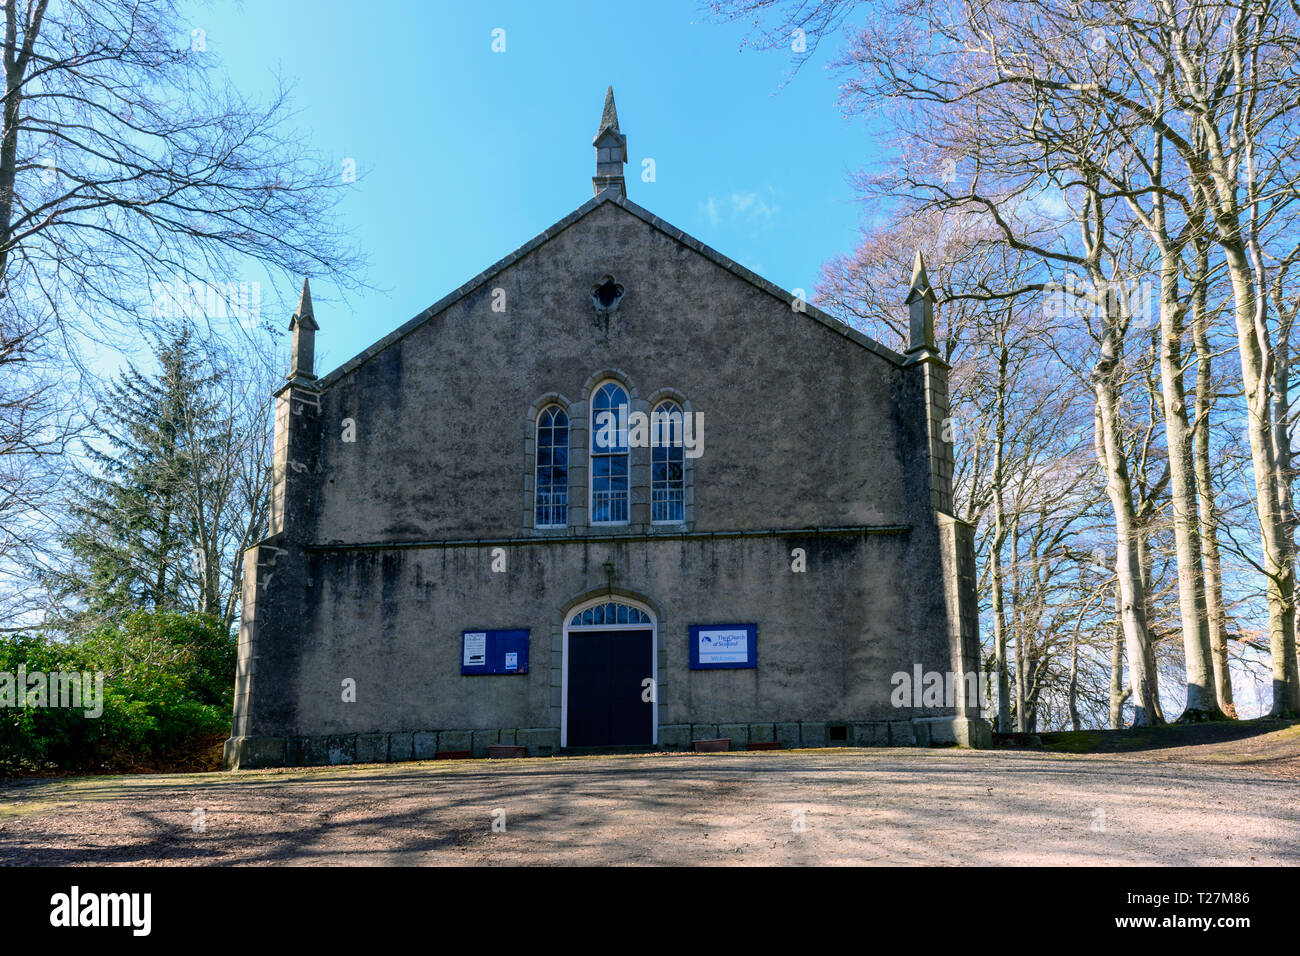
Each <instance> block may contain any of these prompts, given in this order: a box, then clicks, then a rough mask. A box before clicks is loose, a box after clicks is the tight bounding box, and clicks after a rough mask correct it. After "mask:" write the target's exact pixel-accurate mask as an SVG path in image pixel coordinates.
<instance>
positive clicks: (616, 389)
mask: <svg viewBox="0 0 1300 956" xmlns="http://www.w3.org/2000/svg"><path fill="white" fill-rule="evenodd" d="M627 419H628V402H627V392H626V391H624V390H623V387H622V386H621V385H618V384H617V383H615V382H605V383H604V384H602V385H601V386H599V387H598V388H597V389H596V391H595V392H593V393H592V396H591V523H592V524H627V522H628V457H629V455H628V444H627Z"/></svg>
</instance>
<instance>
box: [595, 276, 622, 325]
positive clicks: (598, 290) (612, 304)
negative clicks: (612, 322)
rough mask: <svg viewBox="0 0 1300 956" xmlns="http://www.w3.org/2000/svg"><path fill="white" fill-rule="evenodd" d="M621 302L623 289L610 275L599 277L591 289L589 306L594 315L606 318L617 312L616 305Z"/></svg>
mask: <svg viewBox="0 0 1300 956" xmlns="http://www.w3.org/2000/svg"><path fill="white" fill-rule="evenodd" d="M621 301H623V287H622V286H621V285H619V284H618V283H617V282H615V281H614V277H613V276H610V275H606V276H601V277H600V281H599V282H598V283H596V284H595V285H594V286H592V287H591V304H592V306H593V307H595V309H596V315H598V316H607V315H610V314H611V313H613V312H616V311H618V304H619V303H620V302H621Z"/></svg>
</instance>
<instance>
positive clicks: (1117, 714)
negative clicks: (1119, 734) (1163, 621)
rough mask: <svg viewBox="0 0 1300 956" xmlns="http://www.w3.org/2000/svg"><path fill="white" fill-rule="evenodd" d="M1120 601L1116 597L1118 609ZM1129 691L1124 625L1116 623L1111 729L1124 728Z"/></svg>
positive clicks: (1111, 657)
mask: <svg viewBox="0 0 1300 956" xmlns="http://www.w3.org/2000/svg"><path fill="white" fill-rule="evenodd" d="M1118 605H1119V601H1118V597H1117V598H1116V610H1118V609H1119V607H1118ZM1128 695H1129V692H1128V691H1126V690H1125V689H1124V627H1123V625H1121V624H1119V623H1118V622H1117V623H1116V625H1115V638H1114V640H1113V641H1111V645H1110V729H1111V730H1123V729H1124V702H1125V701H1126V700H1128Z"/></svg>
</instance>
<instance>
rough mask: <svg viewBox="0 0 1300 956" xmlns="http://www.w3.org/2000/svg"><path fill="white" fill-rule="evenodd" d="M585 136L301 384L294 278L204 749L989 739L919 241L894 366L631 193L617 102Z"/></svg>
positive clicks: (306, 323) (259, 755)
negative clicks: (267, 438)
mask: <svg viewBox="0 0 1300 956" xmlns="http://www.w3.org/2000/svg"><path fill="white" fill-rule="evenodd" d="M594 146H595V151H596V157H595V158H596V167H595V176H593V177H592V183H593V186H594V193H595V194H594V196H592V198H590V199H588V200H587V201H586V202H584V203H583V204H582V205H580V206H579V207H578V208H577V209H575V210H574V211H573V212H572V213H570V214H569V215H568V216H566V217H565V218H563V219H562V220H560V221H559V222H557V223H555V224H554V225H553V226H551V227H550V228H548V229H546V230H545V231H544V232H542V233H541V234H540V235H538V236H536V237H534V238H533V239H531V240H529V241H528V242H526V243H525V244H524V245H522V246H520V247H519V248H518V249H516V250H515V251H514V252H512V253H511V254H510V255H508V256H506V257H505V258H504V259H502V260H501V261H499V262H497V263H494V264H493V265H491V266H489V267H488V268H487V269H485V270H484V271H483V272H482V273H480V274H479V275H478V276H476V277H474V278H473V279H471V280H470V281H469V282H467V283H465V284H464V285H463V286H461V287H460V288H459V289H456V290H455V291H454V292H452V293H450V294H449V295H447V296H445V297H443V298H442V299H440V300H439V301H437V302H435V303H434V304H433V305H431V306H429V308H427V309H425V310H424V311H423V312H421V313H420V314H419V315H417V316H415V317H414V318H413V319H411V320H410V321H409V322H407V323H406V324H405V325H403V326H401V327H400V328H398V329H397V330H396V331H394V332H393V333H392V334H390V335H388V336H386V337H384V338H383V339H381V340H380V341H378V342H376V343H375V344H374V345H373V346H371V347H370V348H368V349H366V350H365V351H364V352H362V353H361V354H360V355H357V356H356V357H355V358H353V359H351V360H350V361H348V362H346V363H344V364H343V365H342V366H341V367H339V368H337V369H335V370H334V371H332V372H329V373H328V374H325V375H319V376H318V374H317V371H316V368H315V362H314V351H315V338H316V335H317V333H321V334H323V335H328V330H329V327H330V324H331V322H332V321H335V320H332V319H331V318H330V317H329V316H328V315H324V314H323V315H322V316H321V317H320V319H321V320H322V321H323V323H324V325H323V327H322V325H320V324H318V320H317V316H316V315H315V313H314V311H313V307H312V301H311V293H310V291H309V288H308V285H307V283H306V282H304V283H303V290H302V299H301V302H300V303H299V306H298V309H297V311H296V313H295V314H294V316H293V318H292V320H291V321H290V325H289V327H290V329H291V331H292V355H291V360H290V368H289V373H288V379H287V381H286V382H285V383H284V385H283V386H282V387H281V388H280V389H279V390H278V391H277V392H276V394H275V397H274V399H275V425H274V427H275V458H274V482H273V492H272V500H271V518H270V529H269V532H268V535H267V537H266V538H265V539H264V540H263V541H261V542H259V543H258V544H257V545H256V546H255V547H253V548H251V549H250V550H249V551H248V553H247V555H246V561H245V565H244V567H245V576H244V584H243V616H242V620H241V622H240V632H239V665H238V673H237V676H236V687H235V714H234V724H233V729H232V735H231V738H230V740H229V741H227V744H226V765H227V766H228V767H232V768H247V767H268V766H301V765H322V764H338V763H353V762H358V763H360V762H370V761H399V760H413V759H414V760H422V759H433V758H436V757H439V756H442V757H446V756H452V755H456V756H487V755H488V754H489V752H490V751H491V748H498V749H497V751H496V752H497V753H526V754H527V755H529V756H538V755H549V754H556V753H566V752H582V751H583V749H584V748H639V749H644V750H656V749H658V750H683V749H690V748H691V747H692V746H693V744H694V742H695V741H704V740H707V741H714V742H716V741H720V740H725V741H729V743H728V744H718V743H714V744H712V745H711V746H729V747H730V748H731V749H739V750H744V749H747V748H749V747H758V746H780V747H784V748H790V747H824V746H869V745H876V746H899V745H909V746H925V745H942V744H963V745H967V746H983V745H986V744H987V742H988V739H989V730H988V725H987V724H986V723H985V722H984V721H983V720H981V719H980V717H979V704H978V689H977V688H978V680H979V678H978V671H979V653H980V648H979V637H978V607H977V599H976V593H975V580H974V576H975V558H974V543H973V529H972V528H971V527H970V526H969V525H967V524H965V523H964V522H962V521H960V520H958V519H956V518H955V517H954V516H953V515H952V474H953V460H952V445H951V442H950V441H949V439H948V437H947V435H946V424H947V422H946V420H947V419H948V417H949V409H948V386H947V373H948V368H947V366H946V364H945V363H944V362H943V360H942V359H941V357H940V355H939V352H938V350H937V349H936V347H935V340H934V319H933V307H934V304H935V294H934V292H933V291H932V290H931V288H930V285H929V281H928V279H927V277H926V274H925V267H924V263H923V262H922V260H921V257H920V255H919V254H918V256H917V259H916V265H915V267H914V275H913V279H912V288H911V292H910V294H909V296H908V298H907V300H906V302H902V303H899V308H900V309H907V310H908V311H909V312H910V321H911V336H910V343H909V348H908V349H907V351H906V352H905V353H903V354H899V353H897V352H895V351H893V350H891V349H889V348H886V347H885V346H883V345H881V344H879V343H877V342H875V341H873V340H871V339H870V338H868V337H867V336H865V335H863V334H861V333H860V332H858V331H856V330H855V329H852V328H850V327H849V326H847V325H845V324H843V323H841V322H839V321H837V320H836V319H834V318H832V317H831V316H829V315H826V314H824V313H823V312H821V311H820V310H818V309H817V308H815V307H814V306H812V305H811V304H809V303H807V302H804V301H803V300H802V299H800V298H798V297H796V296H794V295H792V294H791V293H789V292H786V291H784V290H782V289H780V288H778V287H776V286H775V285H773V284H772V283H770V282H768V281H766V280H764V279H762V278H761V277H759V276H757V275H755V274H754V273H752V272H750V271H749V270H748V269H745V268H743V267H742V266H740V265H738V264H737V263H735V262H733V261H732V260H731V259H728V258H727V257H726V256H725V255H723V254H721V253H719V252H717V251H715V250H713V249H711V248H709V247H708V246H706V245H705V244H704V243H702V242H700V241H699V240H697V239H695V238H692V237H691V236H689V235H687V234H685V233H684V232H682V231H681V230H680V229H677V228H675V227H674V226H672V225H670V224H669V223H667V222H665V221H663V220H662V219H660V218H659V217H657V216H655V215H654V214H653V213H651V212H650V211H648V210H646V209H643V208H642V207H641V206H639V205H637V204H636V203H634V202H632V201H631V200H630V199H629V198H628V196H627V185H626V182H625V179H624V166H625V164H626V162H627V158H628V153H627V149H628V141H627V136H626V135H625V134H624V133H623V132H622V131H621V130H620V128H619V121H618V116H617V113H616V111H615V106H614V97H613V91H612V90H610V91H609V92H608V93H607V94H606V100H605V108H604V112H603V113H602V115H601V118H600V126H599V129H598V130H597V132H596V136H595V139H594ZM338 321H343V319H341V318H340V319H339V320H338ZM508 747H515V748H523V749H522V750H516V751H509V750H505V749H503V748H508Z"/></svg>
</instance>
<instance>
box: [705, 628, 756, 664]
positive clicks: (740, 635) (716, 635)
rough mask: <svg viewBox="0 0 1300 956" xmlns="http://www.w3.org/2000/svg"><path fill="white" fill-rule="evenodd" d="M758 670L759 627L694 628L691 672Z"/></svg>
mask: <svg viewBox="0 0 1300 956" xmlns="http://www.w3.org/2000/svg"><path fill="white" fill-rule="evenodd" d="M757 666H758V625H757V624H692V625H691V670H695V671H700V670H717V669H722V668H736V667H757Z"/></svg>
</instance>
